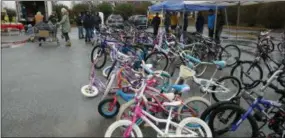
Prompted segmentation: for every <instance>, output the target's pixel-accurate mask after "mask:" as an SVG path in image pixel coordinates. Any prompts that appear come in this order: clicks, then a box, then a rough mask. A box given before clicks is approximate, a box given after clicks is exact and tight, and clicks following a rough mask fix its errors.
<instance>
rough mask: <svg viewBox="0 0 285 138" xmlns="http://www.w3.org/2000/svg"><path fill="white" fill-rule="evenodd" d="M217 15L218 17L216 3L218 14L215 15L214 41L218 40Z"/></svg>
mask: <svg viewBox="0 0 285 138" xmlns="http://www.w3.org/2000/svg"><path fill="white" fill-rule="evenodd" d="M217 15H218V5H217V3H216V13H215V26H214V39H215V38H216V35H217V34H216V29H217Z"/></svg>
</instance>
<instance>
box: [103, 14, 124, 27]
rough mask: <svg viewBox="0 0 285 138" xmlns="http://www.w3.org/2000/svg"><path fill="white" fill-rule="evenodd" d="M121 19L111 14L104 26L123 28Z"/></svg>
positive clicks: (119, 16)
mask: <svg viewBox="0 0 285 138" xmlns="http://www.w3.org/2000/svg"><path fill="white" fill-rule="evenodd" d="M123 22H124V20H123V17H122V16H121V15H119V14H111V15H110V16H109V17H108V18H107V21H106V25H108V26H112V27H123Z"/></svg>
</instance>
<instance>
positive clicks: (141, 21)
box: [129, 15, 148, 28]
mask: <svg viewBox="0 0 285 138" xmlns="http://www.w3.org/2000/svg"><path fill="white" fill-rule="evenodd" d="M147 21H148V19H147V17H146V16H145V15H133V16H131V17H130V18H129V22H130V23H132V24H134V25H135V26H137V27H138V28H147V27H148V23H147Z"/></svg>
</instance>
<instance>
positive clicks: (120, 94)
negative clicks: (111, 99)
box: [117, 90, 135, 102]
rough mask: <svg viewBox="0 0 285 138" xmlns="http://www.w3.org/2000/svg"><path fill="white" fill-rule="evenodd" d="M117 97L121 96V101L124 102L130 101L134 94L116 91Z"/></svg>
mask: <svg viewBox="0 0 285 138" xmlns="http://www.w3.org/2000/svg"><path fill="white" fill-rule="evenodd" d="M117 95H119V96H121V97H122V99H123V100H124V101H126V102H128V101H130V100H132V99H133V98H134V97H135V94H129V93H124V92H123V91H122V90H118V91H117Z"/></svg>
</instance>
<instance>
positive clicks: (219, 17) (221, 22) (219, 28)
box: [215, 10, 225, 43]
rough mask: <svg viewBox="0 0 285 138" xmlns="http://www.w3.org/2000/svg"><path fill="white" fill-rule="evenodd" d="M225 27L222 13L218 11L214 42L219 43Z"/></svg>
mask: <svg viewBox="0 0 285 138" xmlns="http://www.w3.org/2000/svg"><path fill="white" fill-rule="evenodd" d="M224 25H225V16H224V14H223V11H221V10H218V15H217V29H216V32H217V33H216V37H215V39H216V42H217V43H220V37H221V34H222V31H223V26H224Z"/></svg>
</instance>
